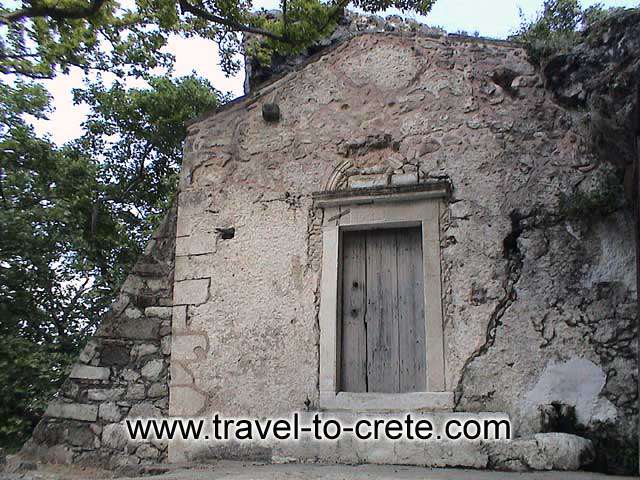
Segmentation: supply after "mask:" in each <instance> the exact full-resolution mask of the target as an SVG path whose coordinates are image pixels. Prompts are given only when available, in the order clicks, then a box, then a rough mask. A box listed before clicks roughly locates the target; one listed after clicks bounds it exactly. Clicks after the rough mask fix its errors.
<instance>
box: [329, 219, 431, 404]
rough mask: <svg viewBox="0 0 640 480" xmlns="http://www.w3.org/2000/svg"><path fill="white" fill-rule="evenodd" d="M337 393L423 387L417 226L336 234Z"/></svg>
mask: <svg viewBox="0 0 640 480" xmlns="http://www.w3.org/2000/svg"><path fill="white" fill-rule="evenodd" d="M342 246H343V248H342V322H341V333H342V337H341V357H340V364H341V365H340V379H341V390H342V391H345V392H384V393H399V392H419V391H424V390H425V389H426V351H425V345H426V337H425V321H424V288H423V282H424V279H423V274H422V234H421V231H420V228H419V227H415V228H400V229H384V230H371V231H351V232H343V234H342Z"/></svg>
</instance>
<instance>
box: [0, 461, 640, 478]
mask: <svg viewBox="0 0 640 480" xmlns="http://www.w3.org/2000/svg"><path fill="white" fill-rule="evenodd" d="M152 473H156V475H153V476H150V475H152ZM107 478H121V479H124V478H128V479H129V480H134V479H137V480H142V479H149V478H153V479H154V480H205V479H206V480H217V479H225V480H324V479H327V480H328V479H332V480H333V479H339V480H374V479H375V480H392V479H393V480H507V479H509V480H573V479H576V480H577V479H580V480H605V479H612V480H613V479H616V480H624V479H630V478H637V477H620V476H610V475H601V474H597V473H590V472H529V473H512V472H488V471H478V470H462V469H449V468H444V469H432V468H421V467H407V466H394V465H316V464H281V465H278V464H261V463H248V462H234V461H222V462H218V463H215V464H209V465H203V466H189V467H170V466H167V465H162V466H159V467H158V469H157V470H155V471H153V470H152V472H148V473H147V475H146V476H132V477H122V476H117V475H115V474H113V473H112V472H108V471H105V470H95V469H82V468H80V467H73V466H60V465H42V466H40V468H39V469H38V470H37V471H30V472H22V473H13V474H7V473H0V480H18V479H20V480H84V479H92V480H93V479H107Z"/></svg>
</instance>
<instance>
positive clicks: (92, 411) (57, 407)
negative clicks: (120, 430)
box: [44, 402, 98, 422]
mask: <svg viewBox="0 0 640 480" xmlns="http://www.w3.org/2000/svg"><path fill="white" fill-rule="evenodd" d="M44 415H45V416H46V417H55V418H69V419H71V420H81V421H84V422H95V421H96V419H97V418H98V407H97V406H96V405H85V404H83V403H60V402H56V403H50V404H49V406H48V407H47V411H46V412H45V413H44Z"/></svg>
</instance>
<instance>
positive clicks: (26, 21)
mask: <svg viewBox="0 0 640 480" xmlns="http://www.w3.org/2000/svg"><path fill="white" fill-rule="evenodd" d="M350 3H351V4H352V5H353V6H354V7H357V8H361V9H363V10H364V11H366V12H369V13H374V12H379V11H383V10H386V9H388V8H397V9H399V10H401V11H403V12H407V11H413V12H416V13H419V14H426V13H428V12H429V10H431V7H432V6H433V4H434V3H435V0H333V1H329V2H326V1H323V0H281V2H280V9H281V12H282V14H281V15H277V16H274V15H273V14H271V13H269V12H265V11H260V12H258V11H255V9H254V7H253V3H252V1H250V0H134V1H133V2H124V1H120V0H61V1H52V0H22V4H21V5H20V6H19V7H17V8H14V9H10V8H4V9H0V22H2V23H4V24H5V25H6V26H7V30H8V33H7V35H6V36H5V37H4V38H3V39H2V43H0V72H2V73H16V74H18V75H22V76H27V77H30V78H51V77H53V76H54V75H55V74H56V72H57V71H62V72H67V71H68V70H69V68H70V67H71V66H77V67H80V68H82V69H85V70H89V69H97V70H103V71H110V72H113V73H116V74H117V75H119V76H122V75H132V76H139V77H147V76H148V75H149V72H150V70H152V69H154V68H158V67H161V68H166V69H170V68H171V65H172V64H173V58H172V57H171V55H170V54H168V53H167V52H166V51H163V48H164V47H165V46H166V44H167V39H168V37H169V35H171V34H178V35H182V36H200V37H202V38H206V39H209V40H213V41H215V42H216V43H217V44H218V50H219V56H220V64H221V66H222V69H223V71H224V72H225V73H227V74H233V73H236V72H238V70H239V68H240V63H239V59H238V53H240V52H241V49H242V38H241V36H240V35H239V34H240V33H247V34H251V35H257V36H258V38H259V39H260V40H263V41H264V42H263V43H262V44H261V45H259V46H254V47H253V49H254V50H255V51H256V52H257V51H259V52H260V54H259V56H260V57H261V58H263V59H264V60H265V61H268V58H270V57H271V56H272V55H273V54H281V55H283V54H288V53H296V52H300V51H302V50H304V49H305V48H307V47H309V46H310V45H312V44H313V43H314V42H317V41H318V40H320V39H321V38H322V37H323V36H326V35H328V34H330V33H331V32H332V31H333V29H334V28H335V26H336V23H337V21H338V20H339V18H340V16H341V15H342V13H343V12H344V9H345V8H346V7H347V5H349V4H350Z"/></svg>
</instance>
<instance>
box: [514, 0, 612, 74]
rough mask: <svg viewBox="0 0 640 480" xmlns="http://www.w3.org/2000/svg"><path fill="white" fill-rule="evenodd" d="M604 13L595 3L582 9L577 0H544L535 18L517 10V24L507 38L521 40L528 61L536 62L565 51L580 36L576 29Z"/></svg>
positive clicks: (587, 24) (578, 29)
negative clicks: (531, 19) (525, 15)
mask: <svg viewBox="0 0 640 480" xmlns="http://www.w3.org/2000/svg"><path fill="white" fill-rule="evenodd" d="M604 15H606V11H605V10H603V8H602V6H601V5H599V4H596V5H593V6H591V7H589V8H587V9H585V10H584V11H583V10H582V7H581V6H580V3H579V2H578V0H545V1H544V3H543V8H542V11H541V12H540V13H539V14H538V15H537V17H536V19H535V20H533V21H528V20H526V19H525V18H523V14H522V12H521V13H520V17H521V20H522V21H521V24H520V28H519V30H518V32H516V34H515V35H513V36H512V37H511V38H512V39H514V40H519V41H522V42H523V43H524V44H525V46H526V49H527V53H528V54H529V58H530V59H531V61H532V62H533V63H535V64H538V65H540V64H542V62H544V61H545V60H546V59H548V58H549V57H551V56H552V55H555V54H557V53H562V52H566V51H568V50H569V49H570V48H571V47H572V46H574V45H575V44H576V43H578V41H579V40H580V38H581V34H580V30H581V29H584V28H586V27H588V26H589V25H590V24H591V23H592V22H595V21H597V20H599V19H601V18H602V17H603V16H604Z"/></svg>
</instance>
